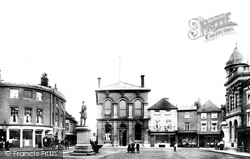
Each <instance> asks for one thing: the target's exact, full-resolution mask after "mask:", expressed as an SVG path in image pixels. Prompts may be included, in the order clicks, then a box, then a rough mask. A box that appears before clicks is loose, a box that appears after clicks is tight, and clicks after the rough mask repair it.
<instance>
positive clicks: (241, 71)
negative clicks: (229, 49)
mask: <svg viewBox="0 0 250 159" xmlns="http://www.w3.org/2000/svg"><path fill="white" fill-rule="evenodd" d="M225 70H226V73H227V81H226V83H225V84H224V86H225V87H226V107H225V108H226V114H225V120H226V123H227V126H223V132H224V134H225V136H224V140H225V146H226V147H231V148H237V147H240V148H243V147H244V148H243V149H244V150H245V146H246V145H244V142H242V140H244V136H245V135H244V133H245V127H247V122H246V121H247V112H248V101H247V96H248V95H247V94H248V83H247V82H246V81H247V80H248V79H249V78H250V69H249V65H248V61H247V60H246V59H245V58H244V57H243V55H242V53H241V52H240V51H239V49H238V47H237V45H236V47H235V48H234V51H233V53H232V54H231V56H230V59H229V60H228V61H227V63H226V67H225ZM245 82H246V83H245ZM243 83H244V84H243ZM243 85H244V86H243ZM243 124H244V125H243ZM238 130H239V131H240V134H238ZM238 137H240V138H241V139H240V141H239V140H238Z"/></svg>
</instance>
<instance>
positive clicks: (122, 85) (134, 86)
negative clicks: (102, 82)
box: [96, 82, 150, 91]
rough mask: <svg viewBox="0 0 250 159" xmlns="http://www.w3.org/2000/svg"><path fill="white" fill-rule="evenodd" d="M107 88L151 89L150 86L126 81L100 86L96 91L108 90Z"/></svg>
mask: <svg viewBox="0 0 250 159" xmlns="http://www.w3.org/2000/svg"><path fill="white" fill-rule="evenodd" d="M106 90H146V91H150V89H148V88H144V87H140V86H136V85H132V84H128V83H125V82H117V83H114V84H111V85H109V86H106V87H101V88H98V89H97V90H96V91H106Z"/></svg>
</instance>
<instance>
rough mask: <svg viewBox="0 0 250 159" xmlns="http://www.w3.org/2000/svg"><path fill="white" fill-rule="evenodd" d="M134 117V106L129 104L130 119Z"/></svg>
mask: <svg viewBox="0 0 250 159" xmlns="http://www.w3.org/2000/svg"><path fill="white" fill-rule="evenodd" d="M132 117H133V105H132V103H129V115H128V118H130V119H132Z"/></svg>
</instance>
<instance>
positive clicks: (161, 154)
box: [104, 148, 249, 159]
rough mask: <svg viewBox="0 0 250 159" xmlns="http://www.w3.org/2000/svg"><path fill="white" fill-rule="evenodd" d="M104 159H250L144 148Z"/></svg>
mask: <svg viewBox="0 0 250 159" xmlns="http://www.w3.org/2000/svg"><path fill="white" fill-rule="evenodd" d="M104 159H249V157H247V156H237V155H232V154H224V153H220V152H213V151H210V150H206V149H189V148H178V150H177V151H176V152H174V151H173V149H171V148H169V149H168V148H142V149H141V153H132V154H131V153H127V152H126V150H125V149H124V151H121V152H120V153H117V154H112V155H109V156H105V157H104Z"/></svg>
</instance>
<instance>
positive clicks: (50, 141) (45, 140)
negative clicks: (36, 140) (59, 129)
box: [43, 135, 56, 151]
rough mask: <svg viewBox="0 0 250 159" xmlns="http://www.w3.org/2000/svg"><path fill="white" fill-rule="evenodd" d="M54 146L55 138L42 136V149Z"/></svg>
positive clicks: (50, 148)
mask: <svg viewBox="0 0 250 159" xmlns="http://www.w3.org/2000/svg"><path fill="white" fill-rule="evenodd" d="M55 147H56V138H55V137H54V136H48V135H47V136H45V137H44V138H43V149H44V150H46V151H47V150H52V149H53V148H55Z"/></svg>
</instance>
